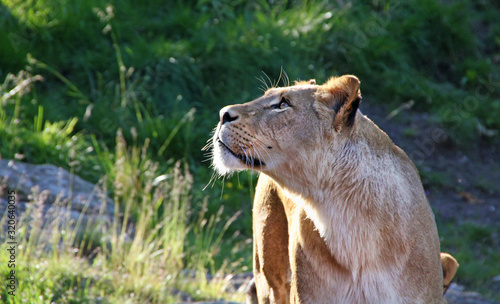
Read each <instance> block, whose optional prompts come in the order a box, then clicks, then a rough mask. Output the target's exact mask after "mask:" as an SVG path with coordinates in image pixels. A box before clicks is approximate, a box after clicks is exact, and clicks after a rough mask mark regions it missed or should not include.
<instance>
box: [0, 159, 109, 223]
mask: <svg viewBox="0 0 500 304" xmlns="http://www.w3.org/2000/svg"><path fill="white" fill-rule="evenodd" d="M11 191H14V192H15V196H16V204H15V206H16V213H17V216H18V220H19V218H20V216H21V215H23V214H24V213H25V212H26V210H28V209H31V211H32V212H39V213H41V215H42V218H43V222H45V223H47V222H49V223H50V222H51V221H55V220H57V222H58V223H59V224H60V225H63V224H65V223H67V222H68V221H69V223H74V224H76V223H79V226H80V227H81V229H80V230H82V231H83V229H85V228H87V226H88V225H91V226H92V227H98V226H99V225H97V224H98V223H103V222H107V223H110V222H111V220H112V219H113V216H114V202H113V201H112V200H111V199H110V198H109V197H108V196H107V195H106V193H104V192H103V191H102V189H101V188H99V187H98V186H96V185H94V184H92V183H90V182H87V181H85V180H83V179H82V178H80V177H79V176H77V175H75V174H72V173H70V172H68V171H66V170H64V169H63V168H60V167H56V166H53V165H33V164H27V163H23V162H17V161H12V160H4V159H0V210H5V209H4V208H6V207H7V204H8V196H9V193H11ZM31 216H33V215H31ZM82 231H80V232H82Z"/></svg>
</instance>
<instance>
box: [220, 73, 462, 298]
mask: <svg viewBox="0 0 500 304" xmlns="http://www.w3.org/2000/svg"><path fill="white" fill-rule="evenodd" d="M359 85H360V84H359V80H358V79H357V78H356V77H354V76H350V75H347V76H342V77H338V78H332V79H330V80H329V81H328V82H327V83H326V84H324V85H321V86H318V85H316V83H315V82H313V81H309V82H300V83H298V84H296V85H295V86H292V87H285V88H273V89H270V90H268V91H267V92H266V93H265V94H264V96H262V97H261V98H259V99H256V100H254V101H252V102H249V103H246V104H241V105H233V106H228V107H225V108H223V109H222V110H221V111H220V117H221V122H220V123H219V125H218V127H217V129H216V132H215V134H214V137H213V145H214V147H213V157H214V159H213V163H214V167H215V168H216V170H217V171H218V172H219V173H220V174H227V173H230V172H233V171H235V170H245V169H254V170H257V171H260V172H261V175H260V177H259V182H258V185H257V190H256V195H255V200H254V206H253V230H254V261H253V262H254V277H255V286H254V287H255V289H254V290H253V291H254V292H251V293H250V294H249V303H255V302H257V300H258V303H441V302H442V301H443V291H444V290H446V288H447V286H449V283H450V282H451V279H452V278H453V276H454V275H455V272H456V268H457V267H458V264H457V263H456V261H455V260H454V259H453V257H451V256H450V255H448V254H440V251H439V239H438V234H437V229H436V225H435V222H434V216H433V214H432V211H431V209H430V206H429V203H428V201H427V198H426V196H425V193H424V191H423V188H422V184H421V181H420V178H419V175H418V172H417V170H416V168H415V166H414V165H413V163H412V162H411V161H410V159H409V158H408V157H407V156H406V154H405V153H404V152H403V151H402V150H401V149H399V148H398V147H397V146H395V145H394V144H393V143H392V141H391V140H390V139H389V137H388V136H387V135H386V134H385V133H384V132H382V131H381V130H380V129H379V128H378V127H377V126H376V125H375V124H374V123H373V122H372V121H371V120H369V119H368V118H367V117H365V116H364V115H363V114H361V112H359V111H358V106H359V103H360V102H361V94H360V91H359ZM443 278H444V280H443ZM443 287H444V290H443Z"/></svg>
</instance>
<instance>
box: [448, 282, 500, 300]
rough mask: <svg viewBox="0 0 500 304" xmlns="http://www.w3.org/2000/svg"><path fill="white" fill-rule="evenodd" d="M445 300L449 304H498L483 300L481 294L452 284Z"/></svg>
mask: <svg viewBox="0 0 500 304" xmlns="http://www.w3.org/2000/svg"><path fill="white" fill-rule="evenodd" d="M445 299H446V300H447V301H448V304H498V303H497V302H494V301H491V300H487V299H485V298H483V297H482V296H481V295H480V294H479V293H477V292H473V291H466V290H465V287H463V286H461V285H458V284H455V283H452V284H451V285H450V288H449V289H448V291H446V294H445Z"/></svg>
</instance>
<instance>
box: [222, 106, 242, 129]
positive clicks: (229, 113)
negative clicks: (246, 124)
mask: <svg viewBox="0 0 500 304" xmlns="http://www.w3.org/2000/svg"><path fill="white" fill-rule="evenodd" d="M219 117H220V123H221V124H222V125H223V124H225V123H226V122H231V121H235V120H236V119H238V117H239V116H238V114H237V113H236V112H235V111H234V109H231V106H227V107H224V108H222V109H221V110H220V112H219Z"/></svg>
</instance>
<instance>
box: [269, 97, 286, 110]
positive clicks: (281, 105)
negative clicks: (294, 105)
mask: <svg viewBox="0 0 500 304" xmlns="http://www.w3.org/2000/svg"><path fill="white" fill-rule="evenodd" d="M289 106H290V101H288V99H286V98H285V97H281V99H280V102H279V103H277V104H275V105H272V106H271V108H273V109H279V110H283V109H285V108H288V107H289Z"/></svg>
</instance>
